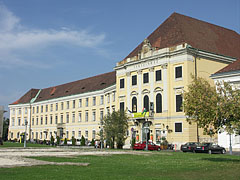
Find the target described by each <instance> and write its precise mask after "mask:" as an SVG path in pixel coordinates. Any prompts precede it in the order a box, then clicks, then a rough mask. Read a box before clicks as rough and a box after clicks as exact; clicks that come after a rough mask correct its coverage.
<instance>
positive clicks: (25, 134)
mask: <svg viewBox="0 0 240 180" xmlns="http://www.w3.org/2000/svg"><path fill="white" fill-rule="evenodd" d="M27 124H28V122H27V119H25V133H24V148H26V146H27V143H26V139H27V137H26V136H27Z"/></svg>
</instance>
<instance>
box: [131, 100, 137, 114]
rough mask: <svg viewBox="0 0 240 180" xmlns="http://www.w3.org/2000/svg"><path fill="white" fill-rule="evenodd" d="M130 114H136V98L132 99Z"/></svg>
mask: <svg viewBox="0 0 240 180" xmlns="http://www.w3.org/2000/svg"><path fill="white" fill-rule="evenodd" d="M132 112H133V113H135V112H137V98H136V97H133V98H132Z"/></svg>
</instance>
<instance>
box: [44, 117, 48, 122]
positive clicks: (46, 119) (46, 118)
mask: <svg viewBox="0 0 240 180" xmlns="http://www.w3.org/2000/svg"><path fill="white" fill-rule="evenodd" d="M47 121H48V117H47V116H46V117H45V124H47Z"/></svg>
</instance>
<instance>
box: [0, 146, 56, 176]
mask: <svg viewBox="0 0 240 180" xmlns="http://www.w3.org/2000/svg"><path fill="white" fill-rule="evenodd" d="M8 147H9V148H12V147H24V143H12V142H4V143H3V145H1V146H0V148H8ZM27 147H37V148H40V147H44V148H46V147H51V146H48V145H44V144H31V143H27ZM0 179H1V177H0Z"/></svg>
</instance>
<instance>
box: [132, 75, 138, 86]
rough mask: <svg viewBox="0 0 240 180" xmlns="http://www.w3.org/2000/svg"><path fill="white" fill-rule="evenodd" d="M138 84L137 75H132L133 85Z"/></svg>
mask: <svg viewBox="0 0 240 180" xmlns="http://www.w3.org/2000/svg"><path fill="white" fill-rule="evenodd" d="M135 85H137V75H133V76H132V86H135Z"/></svg>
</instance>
